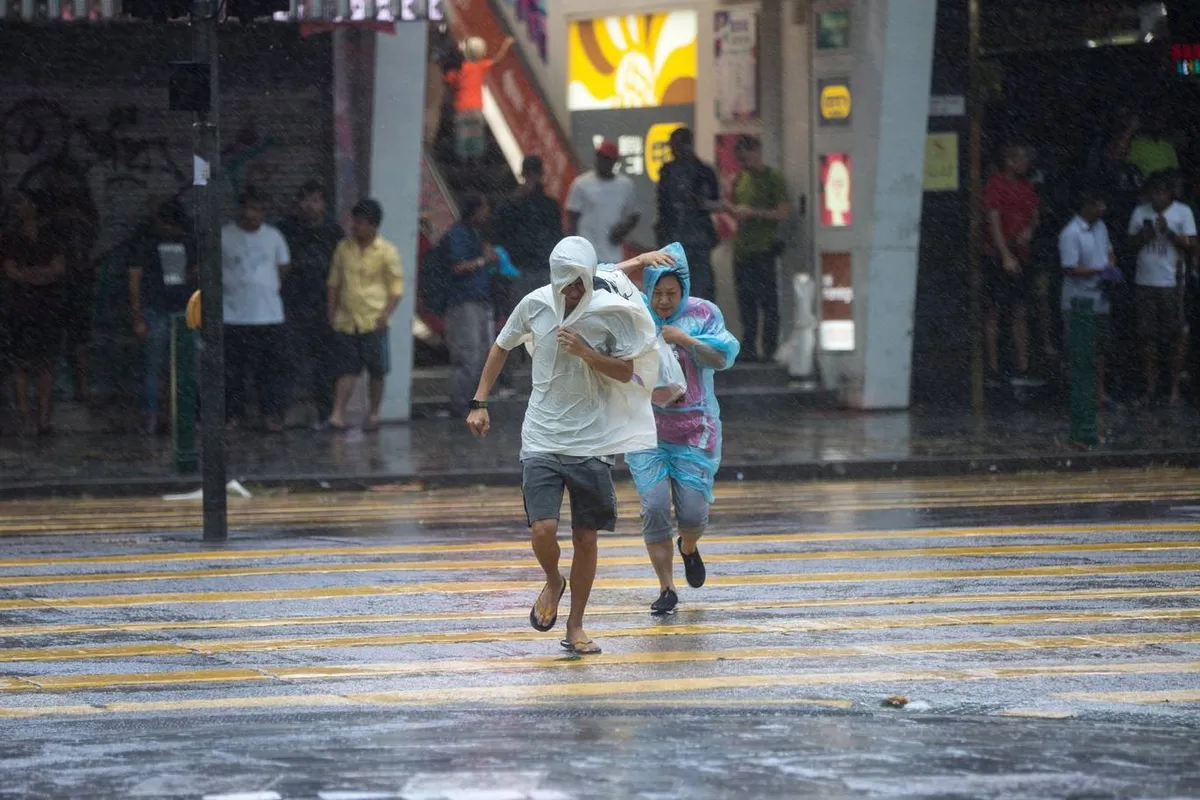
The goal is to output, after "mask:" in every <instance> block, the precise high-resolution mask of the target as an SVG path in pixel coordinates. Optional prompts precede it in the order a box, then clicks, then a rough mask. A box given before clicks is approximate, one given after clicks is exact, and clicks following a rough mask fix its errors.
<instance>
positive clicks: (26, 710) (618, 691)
mask: <svg viewBox="0 0 1200 800" xmlns="http://www.w3.org/2000/svg"><path fill="white" fill-rule="evenodd" d="M589 663H590V660H589ZM1196 672H1200V662H1197V661H1187V662H1143V663H1118V664H1061V665H1056V664H1052V665H1042V666H1034V667H999V668H997V667H976V668H960V669H936V670H929V669H907V670H906V669H895V670H862V671H856V672H806V673H799V674H775V675H726V676H714V677H708V678H662V679H653V680H640V681H601V682H592V683H556V684H534V685H504V686H482V687H458V688H455V689H450V690H441V689H438V690H422V689H416V690H409V691H399V692H364V693H354V694H346V695H335V694H287V695H273V696H258V697H210V698H199V699H193V700H157V701H143V702H125V703H108V704H96V705H92V704H75V705H46V706H24V707H0V717H3V718H16V719H21V718H32V717H56V716H89V715H96V714H109V713H117V714H122V713H123V714H153V713H172V712H187V711H223V710H238V709H262V708H273V709H287V708H313V707H371V706H394V705H403V706H431V705H440V706H461V705H465V704H471V705H475V704H480V703H487V704H501V705H503V704H512V703H520V704H535V703H544V702H553V701H556V700H560V701H567V700H574V701H576V702H578V701H580V700H586V701H591V700H593V699H599V698H622V697H634V698H636V697H639V696H644V695H664V696H666V695H673V694H682V693H687V694H689V695H694V694H695V693H696V692H708V691H728V690H735V689H789V688H794V689H799V688H805V687H813V686H860V685H867V684H879V683H882V684H911V683H928V682H943V681H944V682H961V681H985V680H995V681H1006V680H1020V679H1024V678H1058V677H1081V676H1089V677H1119V676H1127V675H1170V674H1192V673H1196ZM688 700H689V701H692V702H696V701H697V700H698V698H696V697H694V696H693V697H689V698H688ZM748 702H749V703H750V704H754V701H753V700H751V701H748Z"/></svg>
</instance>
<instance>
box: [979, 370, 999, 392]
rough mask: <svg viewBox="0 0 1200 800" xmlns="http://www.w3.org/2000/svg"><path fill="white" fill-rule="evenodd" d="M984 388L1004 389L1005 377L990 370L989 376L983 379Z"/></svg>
mask: <svg viewBox="0 0 1200 800" xmlns="http://www.w3.org/2000/svg"><path fill="white" fill-rule="evenodd" d="M983 388H985V389H1003V388H1004V379H1003V378H1001V377H1000V373H999V372H989V373H988V374H987V377H986V378H984V379H983Z"/></svg>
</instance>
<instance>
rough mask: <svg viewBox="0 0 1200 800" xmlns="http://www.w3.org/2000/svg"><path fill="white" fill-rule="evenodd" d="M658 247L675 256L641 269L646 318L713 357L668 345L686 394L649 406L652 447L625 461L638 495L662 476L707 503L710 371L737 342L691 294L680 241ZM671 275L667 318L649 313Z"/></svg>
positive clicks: (714, 311)
mask: <svg viewBox="0 0 1200 800" xmlns="http://www.w3.org/2000/svg"><path fill="white" fill-rule="evenodd" d="M663 250H664V251H665V252H667V253H669V254H670V255H672V256H673V257H674V258H675V265H674V266H671V267H646V270H645V273H644V277H643V279H642V290H643V293H644V294H643V299H644V300H645V301H646V305H647V306H650V316H651V317H653V318H654V324H655V325H656V326H657V328H658V330H659V331H660V332H661V331H662V328H663V326H664V325H673V326H675V327H677V328H679V329H680V330H682V331H683V332H684V333H686V334H688V335H689V336H691V337H692V338H693V339H695V340H696V341H697V342H698V343H699V345H700V346H701V347H703V348H706V349H707V350H709V351H711V353H712V354H713V355H714V356H715V361H716V362H719V363H713V361H712V360H711V359H710V360H709V361H706V360H704V359H702V358H701V357H700V355H698V354H697V350H698V348H697V347H696V346H692V347H688V348H682V347H674V348H673V349H674V350H675V354H676V355H677V356H678V357H679V363H680V364H681V365H682V366H683V372H684V375H685V376H686V377H687V385H688V388H687V392H686V393H684V395H683V397H681V398H679V399H678V400H677V401H675V402H674V403H672V404H671V405H669V406H667V407H666V408H658V407H655V409H654V421H655V423H656V427H657V429H658V447H656V448H654V449H653V450H641V451H638V452H636V453H629V454H628V455H626V456H625V461H626V463H627V464H629V470H630V472H631V473H632V474H633V483H634V486H635V487H637V490H638V493H639V494H642V493H644V492H645V491H646V490H648V489H650V488H651V487H653V486H654V485H656V484H657V483H659V482H660V481H662V480H664V479H665V478H667V477H670V478H674V479H675V480H677V481H679V482H680V483H681V484H683V485H684V486H689V487H691V488H693V489H695V490H696V491H698V492H703V493H704V496H705V497H706V498H707V499H708V502H710V503H711V502H712V500H713V494H712V488H713V479H714V478H715V477H716V474H717V467H718V466H720V464H721V409H720V407H719V406H718V405H717V395H716V392H715V391H714V390H713V373H714V372H716V371H717V370H724V369H728V368H729V367H731V366H733V362H734V361H736V360H737V356H738V351H739V350H740V349H741V348H740V345H739V344H738V340H737V339H736V338H734V336H733V334H731V333H730V332H729V331H727V330H726V329H725V318H724V316H722V315H721V309H719V308H717V307H716V305H714V304H713V303H710V302H709V301H707V300H702V299H700V298H698V297H691V283H692V282H691V277H690V275H689V272H688V265H687V257H686V255H685V254H684V252H683V247H682V245H680V244H678V243H672V244H669V245H667V246H666V247H664V248H663ZM668 274H670V275H675V276H676V277H678V278H679V283H680V285H681V286H682V287H683V299H682V300H680V302H679V306H678V307H677V308H676V309H675V312H674V313H673V314H671V316H670V317H667V318H666V319H663V318H661V317H659V316H658V314H656V313H655V311H654V307H653V305H651V303H650V298H651V297H653V296H654V287H655V285H656V284H657V283H658V281H659V280H660V279H661V278H662V276H664V275H668Z"/></svg>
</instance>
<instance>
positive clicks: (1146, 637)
mask: <svg viewBox="0 0 1200 800" xmlns="http://www.w3.org/2000/svg"><path fill="white" fill-rule="evenodd" d="M529 638H531V639H532V638H534V637H529ZM1197 641H1200V634H1189V633H1177V634H1171V633H1149V634H1117V635H1110V636H1040V637H1026V638H1009V639H982V640H975V641H948V642H946V641H931V642H903V643H898V644H864V645H847V646H833V645H830V646H820V647H748V648H730V649H716V650H674V651H654V652H639V653H603V654H600V655H598V656H596V657H588V658H586V659H579V658H573V657H569V656H516V657H509V658H487V659H443V660H433V661H408V662H398V663H385V664H365V665H363V664H352V665H331V666H311V667H257V668H254V669H189V670H177V671H167V672H144V673H125V674H121V673H117V674H104V673H100V674H86V675H58V676H56V675H49V676H44V675H31V676H24V677H21V678H20V679H19V683H18V684H15V685H13V686H12V687H4V688H2V689H0V691H3V692H7V693H20V692H26V693H28V692H29V691H31V690H32V691H43V692H64V691H81V690H82V691H103V690H109V689H115V688H130V687H141V688H147V687H154V686H178V685H186V684H200V683H247V682H249V683H259V682H263V681H270V680H280V681H286V682H294V681H328V680H344V679H355V680H360V679H366V678H389V677H396V676H401V675H447V674H468V673H492V672H505V671H507V672H522V671H528V670H543V669H586V668H593V667H603V666H609V667H614V666H647V665H660V666H661V665H664V664H699V663H712V662H718V661H719V662H730V661H782V660H799V659H812V658H816V659H830V658H862V657H883V656H911V655H922V654H928V653H978V652H990V653H996V652H1009V651H1021V652H1026V651H1033V650H1048V649H1053V650H1072V649H1085V650H1091V649H1099V648H1131V647H1151V646H1157V645H1164V644H1188V643H1194V642H1197Z"/></svg>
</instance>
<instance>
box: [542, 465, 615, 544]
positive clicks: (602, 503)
mask: <svg viewBox="0 0 1200 800" xmlns="http://www.w3.org/2000/svg"><path fill="white" fill-rule="evenodd" d="M564 489H565V490H566V492H567V496H568V497H569V498H570V500H571V526H572V527H573V528H581V529H583V530H589V531H611V530H615V529H616V527H617V492H616V490H615V489H614V488H613V482H612V468H611V467H610V466H609V465H608V464H606V463H604V462H603V461H601V460H600V459H598V458H588V459H585V460H583V461H575V460H574V459H570V460H569V461H567V462H563V461H562V460H561V459H560V458H559V457H558V456H554V455H533V456H529V457H528V458H526V459H525V460H524V462H522V477H521V493H522V494H523V495H524V498H525V517H526V519H528V521H529V526H530V527H533V523H535V522H541V521H542V520H547V519H553V520H557V519H558V518H559V514H560V513H561V511H562V499H563V490H564Z"/></svg>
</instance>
